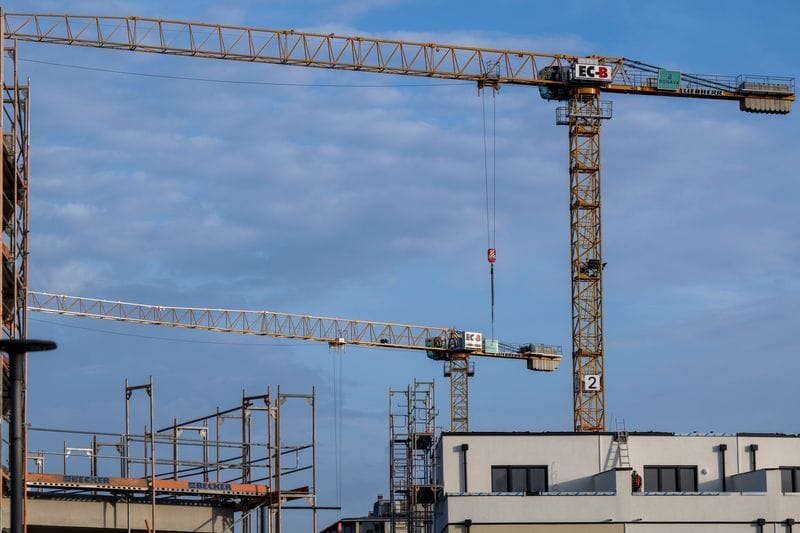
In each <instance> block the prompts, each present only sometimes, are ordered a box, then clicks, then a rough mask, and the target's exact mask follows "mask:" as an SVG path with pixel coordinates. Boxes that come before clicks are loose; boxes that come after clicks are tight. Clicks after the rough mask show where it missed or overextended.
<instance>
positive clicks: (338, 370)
mask: <svg viewBox="0 0 800 533" xmlns="http://www.w3.org/2000/svg"><path fill="white" fill-rule="evenodd" d="M332 353H333V359H331V363H332V370H333V450H334V456H335V460H334V464H335V466H336V506H337V507H338V510H337V518H341V517H342V516H341V514H342V440H341V439H342V429H341V423H342V418H341V394H342V393H341V382H342V359H341V353H340V350H339V349H338V348H334V349H333V352H332ZM337 359H338V361H337Z"/></svg>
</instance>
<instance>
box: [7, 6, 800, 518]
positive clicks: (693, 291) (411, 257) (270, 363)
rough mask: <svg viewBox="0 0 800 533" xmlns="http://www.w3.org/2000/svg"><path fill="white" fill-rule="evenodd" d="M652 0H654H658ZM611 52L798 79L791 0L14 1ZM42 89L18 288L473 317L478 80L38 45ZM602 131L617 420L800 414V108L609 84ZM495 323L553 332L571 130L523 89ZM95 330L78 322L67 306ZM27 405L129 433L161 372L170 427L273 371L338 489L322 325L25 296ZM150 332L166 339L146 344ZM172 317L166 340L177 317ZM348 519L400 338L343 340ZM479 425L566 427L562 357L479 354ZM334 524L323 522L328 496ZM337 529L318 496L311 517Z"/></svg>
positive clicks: (462, 320) (376, 486) (505, 173)
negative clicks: (248, 329) (111, 310)
mask: <svg viewBox="0 0 800 533" xmlns="http://www.w3.org/2000/svg"><path fill="white" fill-rule="evenodd" d="M645 4H646V5H645ZM4 7H5V8H6V9H8V10H9V11H40V12H44V11H49V12H62V11H65V10H68V11H69V12H72V13H86V14H116V15H137V16H148V17H165V18H166V17H169V18H176V19H185V20H196V21H206V22H219V23H234V24H247V25H253V26H262V27H268V28H294V29H298V30H301V29H308V30H322V31H335V32H336V33H341V34H369V35H384V36H387V37H395V38H397V37H399V38H405V39H409V40H423V41H440V42H449V43H453V44H467V45H469V44H475V45H486V46H493V47H508V48H517V49H527V50H537V51H542V52H551V53H556V52H563V53H573V54H586V55H588V54H607V55H619V56H625V57H630V58H633V59H637V60H640V61H644V62H647V63H651V64H656V65H661V66H664V67H674V68H678V69H680V70H683V71H684V72H693V73H702V74H724V75H737V74H742V73H747V74H773V75H784V76H797V74H798V60H797V44H796V25H797V23H798V21H800V7H798V5H797V4H796V3H795V2H790V1H784V2H771V3H770V8H769V9H767V8H760V9H753V8H752V4H751V3H746V2H688V1H673V2H648V3H644V2H634V1H619V2H594V3H589V2H574V1H573V2H559V3H558V4H556V3H552V2H548V3H536V4H534V3H531V2H522V1H508V2H497V3H495V4H493V5H491V6H490V5H489V4H487V3H485V2H458V3H455V2H437V1H427V2H421V1H411V2H401V1H394V0H381V1H377V2H356V1H342V2H308V1H292V2H289V1H276V2H271V3H269V4H268V5H264V3H263V2H239V3H235V4H234V3H229V5H220V4H219V3H214V2H205V1H197V2H195V1H193V2H170V3H169V4H165V3H161V2H124V1H111V2H109V1H75V2H70V3H69V4H67V3H62V2H50V1H31V2H13V1H12V2H7V3H6V4H5V6H4ZM21 50H22V55H21V57H22V58H23V59H30V60H36V61H47V62H55V63H61V64H67V65H79V66H85V67H93V68H101V69H114V70H125V71H134V72H143V73H152V74H170V75H179V76H187V77H203V78H218V79H229V80H253V81H268V82H288V83H306V84H311V85H313V84H322V83H328V84H330V83H335V84H353V85H359V84H370V85H374V84H386V85H387V87H382V88H365V87H362V88H359V87H348V88H344V87H340V88H330V87H328V88H323V87H313V86H309V87H276V86H242V85H231V84H212V83H200V82H191V81H176V80H164V79H152V78H147V79H143V78H141V77H134V76H126V75H118V74H108V73H102V72H91V71H86V70H78V69H74V68H67V67H59V66H53V65H45V64H42V63H35V62H30V61H28V62H26V61H23V62H22V63H21V69H22V72H23V74H24V75H27V76H30V78H31V83H32V87H33V89H32V94H33V106H32V109H33V114H32V122H33V138H32V169H33V172H32V182H31V183H32V185H31V190H32V204H31V218H32V224H31V228H32V234H31V259H30V261H31V263H30V265H31V281H30V284H31V287H32V288H33V289H36V290H44V291H50V292H58V293H67V294H79V295H85V296H90V297H98V298H107V299H121V300H127V301H135V302H145V303H155V304H162V305H188V306H201V307H232V308H245V309H270V310H278V311H291V312H300V313H308V314H319V315H328V316H343V317H349V318H363V319H370V320H382V321H392V322H405V323H417V324H430V325H443V326H455V327H458V328H463V329H469V330H478V331H488V329H489V306H488V272H487V270H488V269H487V265H486V261H485V253H486V251H485V249H486V234H485V212H484V201H485V199H484V196H483V194H484V193H483V180H484V176H483V137H482V129H481V124H482V122H481V121H482V115H481V100H480V98H478V97H477V96H476V90H475V88H474V87H472V86H469V85H464V86H460V85H448V84H444V83H437V82H432V83H431V84H430V86H426V87H402V85H403V84H407V83H414V82H418V80H407V79H404V78H402V77H387V76H383V77H382V76H376V75H368V74H354V73H348V72H327V71H315V70H312V69H302V68H289V67H277V66H263V65H247V64H235V63H226V62H221V61H209V60H201V59H186V58H170V57H160V56H154V55H148V54H132V53H123V52H112V51H107V50H91V49H80V48H70V47H58V46H52V45H39V44H29V43H25V44H23V45H22V48H21ZM612 100H613V101H614V118H613V119H612V120H610V121H608V122H606V123H605V124H604V131H603V142H602V147H603V154H602V157H603V195H604V196H603V200H604V206H603V208H604V227H603V231H604V259H605V260H606V261H607V262H608V267H607V269H606V281H605V294H606V300H605V313H606V339H607V340H606V352H607V359H606V383H607V389H608V390H607V401H608V413H609V417H610V418H609V419H610V420H613V418H614V417H618V418H624V419H625V420H626V422H627V425H628V427H629V428H630V429H636V430H650V429H654V430H668V431H678V432H688V431H695V430H697V431H711V430H713V431H777V432H792V433H794V432H800V420H798V418H797V417H796V416H795V414H794V410H793V409H791V408H790V407H789V406H793V405H795V404H796V396H797V395H796V393H797V379H796V376H797V375H798V374H800V363H799V362H798V359H797V357H796V354H797V344H796V331H797V329H798V326H800V324H799V323H798V318H797V317H798V312H799V311H800V305H799V304H798V301H800V300H799V297H800V284H798V282H797V279H796V273H797V265H798V264H800V247H799V244H800V243H799V242H798V232H797V220H798V215H797V211H796V208H795V198H796V197H797V196H798V193H800V185H798V183H799V182H798V177H800V171H799V170H798V166H797V158H798V155H800V154H798V151H799V150H798V138H800V136H799V135H798V134H800V127H798V120H797V115H796V114H793V115H789V116H784V117H773V116H758V115H751V114H744V113H741V112H739V110H738V106H737V105H736V104H735V103H726V102H704V101H682V100H673V99H660V98H646V97H631V96H618V97H613V98H612ZM496 105H497V248H498V263H497V267H496V281H497V332H498V336H499V337H500V338H501V339H506V340H515V341H524V340H533V341H539V342H546V343H551V344H559V345H563V346H564V347H565V352H567V353H568V352H569V344H570V307H569V294H570V292H569V228H568V209H567V198H568V176H567V131H566V129H565V128H563V127H559V126H556V125H555V105H554V104H552V103H547V102H544V101H542V100H541V99H540V98H539V96H538V92H537V91H536V90H531V89H525V88H513V87H505V88H503V89H502V91H501V92H500V94H499V95H498V96H497V100H496ZM79 328H81V329H79ZM30 332H31V335H32V336H36V337H44V338H53V339H55V340H57V341H58V342H59V344H60V349H59V350H58V352H56V353H54V354H48V355H40V356H37V357H36V358H35V359H32V361H31V366H30V390H31V397H30V418H31V422H32V423H33V424H34V425H39V426H55V427H80V428H83V429H93V430H99V431H103V430H107V431H120V430H121V429H122V423H123V421H122V394H121V389H122V382H123V380H124V379H125V378H126V377H127V378H129V379H130V380H131V381H132V382H144V381H145V380H146V379H147V376H149V375H150V374H152V375H154V377H155V380H156V391H157V394H158V396H157V398H158V402H157V403H158V406H157V419H159V420H160V421H161V425H163V423H166V422H168V421H170V420H171V419H172V418H173V416H177V417H179V418H191V417H193V416H195V415H199V414H204V413H206V412H210V411H212V410H213V409H214V408H215V407H216V406H217V405H219V406H223V407H224V406H228V405H231V404H235V403H236V402H238V401H239V400H238V399H239V398H240V397H241V390H242V389H243V388H246V389H247V390H248V392H250V391H263V390H264V389H265V388H266V386H267V385H268V384H272V385H273V386H274V385H278V384H280V385H282V387H283V388H284V390H294V391H298V392H305V391H308V390H310V388H311V387H312V386H316V387H317V389H318V391H319V395H320V404H321V405H320V435H321V438H320V453H321V466H320V489H321V494H322V498H321V503H326V504H330V503H331V502H333V501H335V499H336V493H335V492H336V491H335V487H336V483H335V479H334V461H333V456H334V449H333V445H332V440H333V439H332V437H333V424H332V421H333V409H332V403H333V402H332V395H333V392H332V390H333V389H332V383H333V380H332V370H331V362H332V356H331V355H330V354H329V353H328V348H327V347H326V346H317V345H299V344H298V343H295V342H279V341H270V340H264V339H250V338H241V337H235V336H230V335H228V336H226V335H222V334H204V333H200V332H186V331H173V330H169V329H157V328H148V327H137V326H125V325H119V324H108V323H105V322H91V321H79V320H75V319H62V318H54V317H51V316H43V315H32V316H31V323H30ZM152 337H158V338H159V339H154V338H152ZM163 339H168V340H163ZM342 364H343V398H344V409H343V411H344V417H343V420H342V424H343V430H344V435H343V440H344V451H343V458H342V461H343V465H344V472H345V476H344V479H343V480H342V482H343V489H344V497H343V506H344V510H343V513H344V514H346V515H350V514H358V513H362V512H365V511H366V510H367V506H368V504H369V503H370V502H371V501H372V499H373V498H374V496H375V495H376V494H378V493H382V494H387V485H388V481H387V457H388V454H387V446H386V442H387V438H388V435H387V433H388V430H387V425H388V421H387V412H386V410H387V409H386V407H387V403H388V402H387V391H388V388H389V387H390V386H391V387H404V386H405V385H406V384H408V383H410V382H411V381H412V380H413V379H414V378H415V377H416V378H418V379H431V378H436V379H437V386H438V391H439V394H438V404H439V409H440V412H441V416H440V423H441V424H442V425H443V426H446V425H447V424H448V418H447V411H448V396H447V394H446V392H447V383H446V381H445V380H444V379H443V378H442V377H441V368H440V366H439V365H438V364H436V363H433V362H430V361H428V360H427V359H426V358H425V357H424V356H420V355H419V354H416V353H405V352H393V351H385V350H369V349H357V348H352V347H351V348H348V350H347V352H346V353H345V355H344V356H343V363H342ZM477 368H478V369H477V376H476V378H475V379H474V380H473V381H472V396H471V415H472V420H471V427H472V429H475V430H497V431H504V430H567V429H570V428H571V424H572V406H571V393H570V391H571V375H570V364H569V361H568V360H565V362H564V364H562V367H561V369H560V370H559V371H557V372H556V373H554V374H533V373H529V372H528V371H527V370H525V368H524V366H523V365H520V364H517V363H515V362H513V361H483V360H480V361H477ZM328 518H331V519H332V518H333V516H329V517H328ZM322 521H323V522H325V521H326V518H323V520H322Z"/></svg>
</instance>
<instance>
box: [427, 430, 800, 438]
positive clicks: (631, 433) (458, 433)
mask: <svg viewBox="0 0 800 533" xmlns="http://www.w3.org/2000/svg"><path fill="white" fill-rule="evenodd" d="M627 433H628V436H636V437H782V438H798V437H800V434H797V433H757V432H755V433H751V432H740V433H715V432H713V431H711V432H708V433H699V432H694V433H675V432H672V431H628V432H627ZM597 435H606V436H610V437H614V436H616V435H617V433H616V432H615V431H602V432H591V433H590V432H583V433H578V432H575V431H443V432H442V437H565V436H586V437H590V436H591V437H594V436H597Z"/></svg>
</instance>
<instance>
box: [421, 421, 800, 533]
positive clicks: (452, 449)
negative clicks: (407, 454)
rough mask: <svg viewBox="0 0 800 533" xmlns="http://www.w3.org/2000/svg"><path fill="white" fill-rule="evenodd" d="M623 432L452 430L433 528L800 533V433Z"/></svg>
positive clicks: (443, 442)
mask: <svg viewBox="0 0 800 533" xmlns="http://www.w3.org/2000/svg"><path fill="white" fill-rule="evenodd" d="M626 437H627V438H625V436H623V438H621V439H620V438H618V436H617V435H616V434H613V433H601V434H596V433H443V434H442V436H441V439H440V440H439V443H438V450H437V453H438V454H439V455H438V461H437V464H438V465H439V467H438V468H439V472H438V479H439V480H441V484H442V487H443V491H442V496H441V498H440V499H439V501H438V503H437V506H436V518H435V520H436V522H435V528H434V531H435V532H436V533H442V532H458V533H462V532H464V533H483V532H498V533H522V532H525V533H551V532H552V533H574V532H575V533H577V532H588V533H594V532H599V533H612V532H613V533H627V532H631V533H675V532H690V531H692V532H694V531H696V532H698V533H736V532H747V533H777V532H780V533H786V532H789V533H790V532H792V531H793V529H795V531H796V532H797V533H800V524H798V525H797V526H795V525H794V521H795V520H798V521H800V436H792V435H769V434H738V435H674V434H670V433H631V434H629V435H627V436H626ZM634 471H636V472H637V473H638V474H639V475H640V476H641V478H642V479H641V481H642V484H641V488H640V490H639V491H635V490H634V485H635V483H634V482H633V481H632V474H633V472H634Z"/></svg>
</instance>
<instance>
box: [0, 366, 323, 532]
mask: <svg viewBox="0 0 800 533" xmlns="http://www.w3.org/2000/svg"><path fill="white" fill-rule="evenodd" d="M123 392H124V399H125V412H124V419H125V430H124V431H123V432H122V433H112V432H95V431H85V430H82V429H64V428H40V427H30V428H28V443H29V445H28V447H29V451H28V460H27V465H28V469H27V472H26V480H25V483H26V487H27V526H28V527H27V529H28V531H31V532H37V531H51V532H71V531H86V530H90V531H98V532H102V531H131V530H135V531H176V532H183V531H198V532H209V533H210V532H223V531H234V530H235V531H241V532H243V533H244V532H262V531H274V532H279V531H286V529H283V524H284V522H285V515H286V514H287V513H290V514H291V513H304V514H306V515H308V516H307V517H306V518H307V520H305V521H306V522H307V523H308V524H310V527H311V529H312V530H316V529H317V525H316V524H317V516H318V515H317V513H318V509H317V491H316V484H317V480H316V442H315V439H316V396H315V394H314V392H313V391H312V392H311V393H307V394H305V393H304V394H297V393H287V392H284V391H281V390H280V389H279V388H278V389H276V390H271V389H270V388H269V387H268V388H267V389H266V391H265V392H264V393H261V394H244V393H243V395H242V400H241V403H240V404H239V405H235V406H233V407H229V408H223V409H220V408H217V409H216V410H215V411H214V412H212V413H209V414H207V415H204V416H197V417H194V418H192V419H189V420H178V419H177V418H175V419H173V421H172V423H171V424H169V425H165V426H164V427H160V428H159V427H157V426H156V424H155V410H156V403H155V401H154V397H155V393H156V389H155V385H154V383H153V380H152V379H151V380H150V381H149V382H148V383H145V384H137V385H132V384H128V383H127V382H126V383H125V386H124V390H123ZM287 413H288V415H287ZM287 416H288V417H290V418H286V417H287ZM282 417H284V420H283V421H282ZM120 418H122V413H121V416H120ZM132 419H138V420H144V421H145V424H144V425H143V426H142V427H139V428H133V427H131V420H132ZM289 422H291V424H289ZM287 426H291V427H293V428H295V429H293V430H291V431H288V430H287V429H286V427H287ZM298 427H305V430H304V431H302V432H301V434H297V429H296V428H298ZM6 472H7V471H6ZM4 508H5V509H7V508H8V506H7V505H6V506H4ZM8 523H9V522H8V514H7V511H6V514H5V515H4V516H3V528H5V527H7V525H8Z"/></svg>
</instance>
